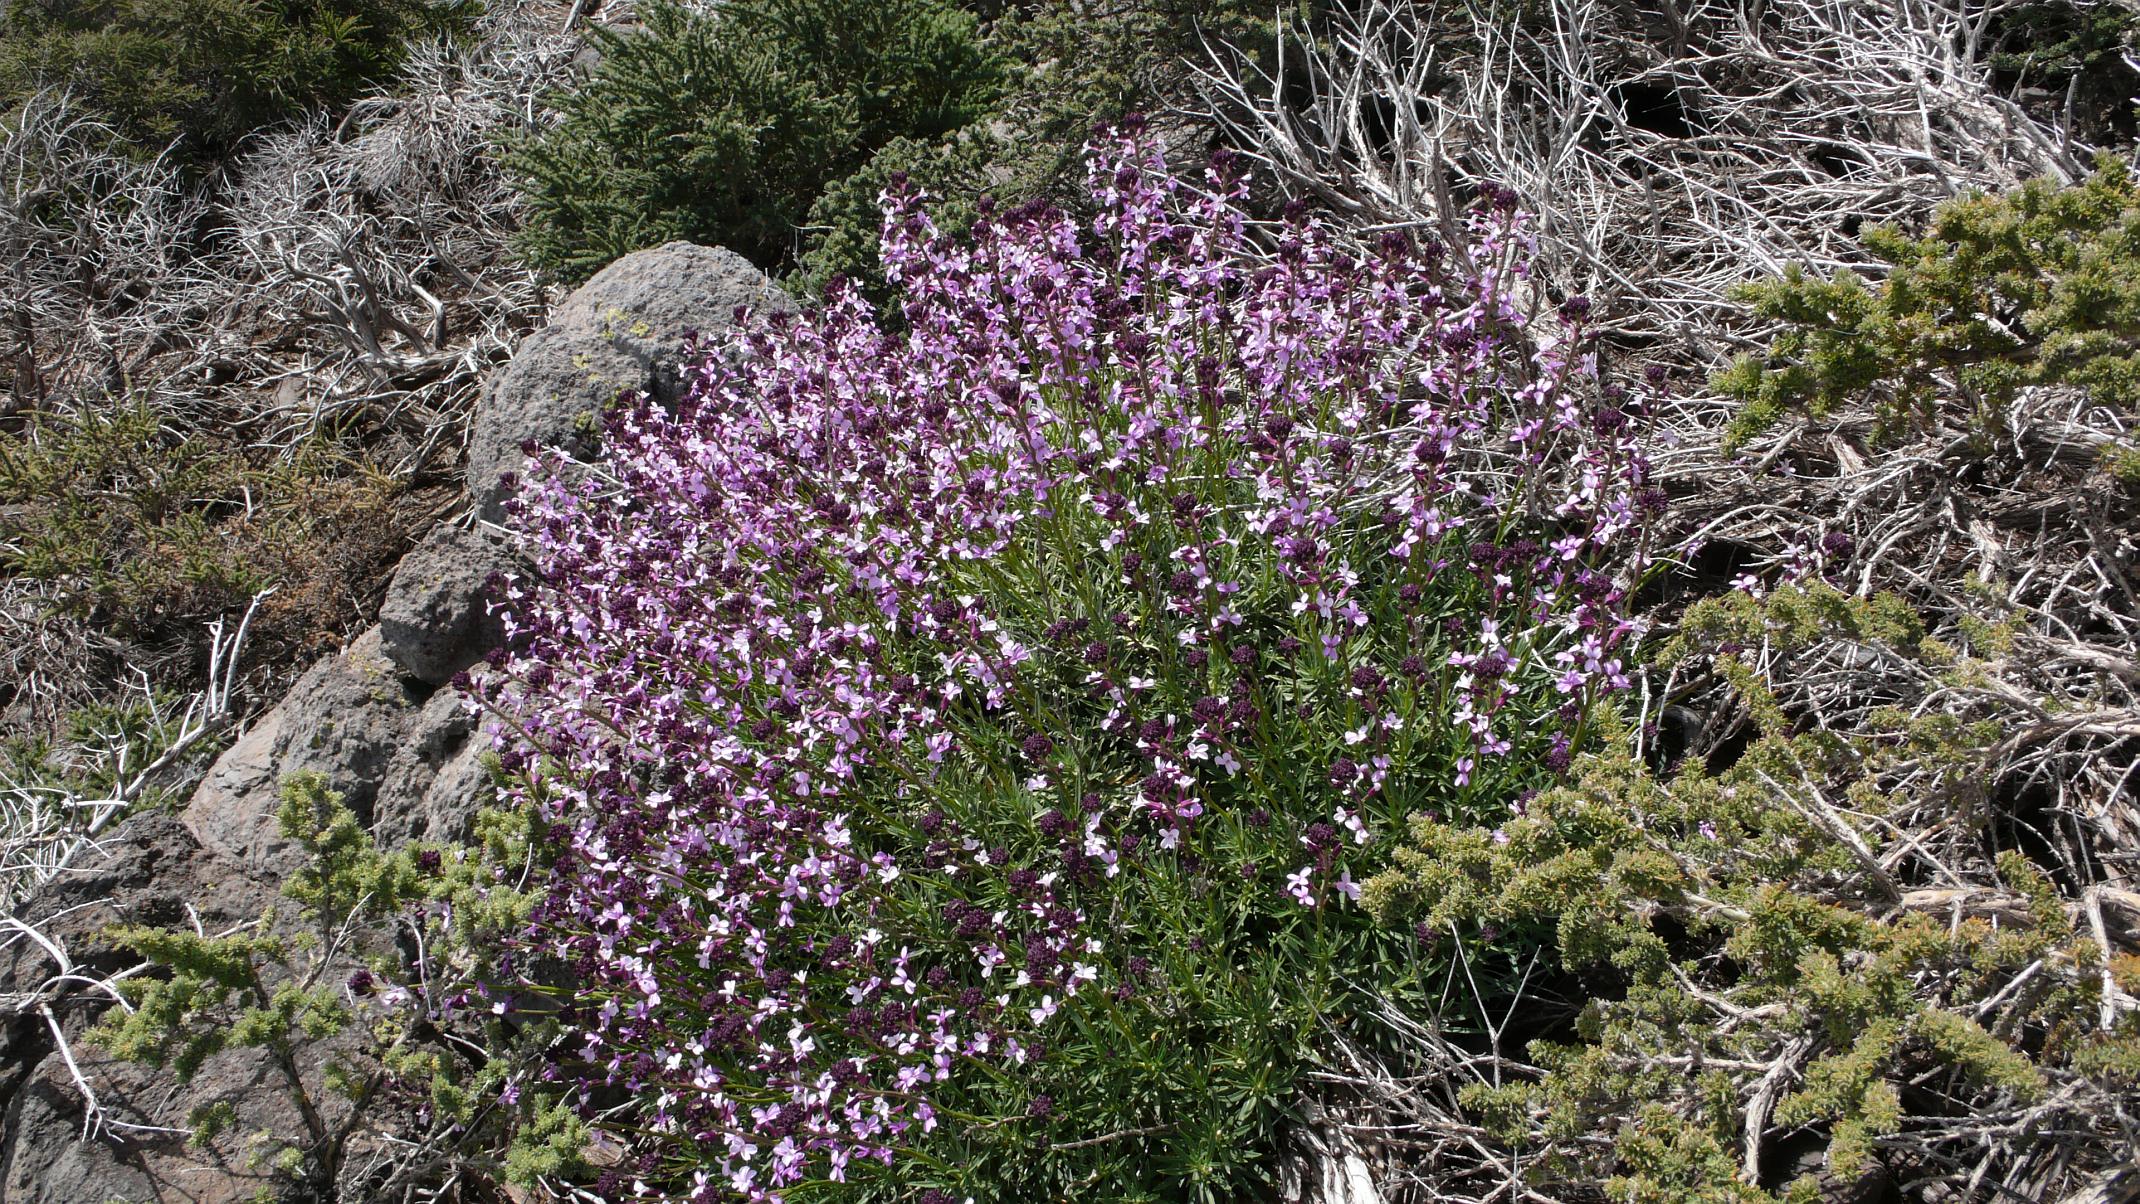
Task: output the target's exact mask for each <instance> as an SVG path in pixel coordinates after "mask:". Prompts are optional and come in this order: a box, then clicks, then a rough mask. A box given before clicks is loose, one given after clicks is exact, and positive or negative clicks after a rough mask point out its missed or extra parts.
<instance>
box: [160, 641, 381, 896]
mask: <svg viewBox="0 0 2140 1204" xmlns="http://www.w3.org/2000/svg"><path fill="white" fill-rule="evenodd" d="M422 701H423V699H422V698H421V697H420V696H419V695H418V694H417V693H416V692H415V691H412V690H411V689H410V688H409V685H408V683H407V682H405V681H404V680H403V678H402V675H401V673H400V671H399V670H398V669H397V668H396V667H395V665H394V664H393V662H391V661H389V660H387V659H386V657H385V655H384V653H383V652H382V651H381V643H380V637H379V630H378V628H376V627H375V628H372V629H371V630H369V631H366V632H365V633H364V634H363V635H360V636H358V637H357V638H356V640H355V641H353V642H352V643H351V644H350V646H349V647H348V648H346V649H344V650H342V651H341V652H339V653H336V654H335V655H333V656H329V657H327V658H325V659H324V660H322V661H320V662H319V663H318V664H316V665H314V666H313V667H312V668H310V669H308V670H306V671H305V673H304V675H303V676H302V677H300V678H298V680H297V684H295V685H293V686H292V687H290V692H289V694H287V695H286V696H284V698H283V700H282V702H281V703H279V704H278V705H277V706H276V707H275V708H274V709H273V710H271V711H269V712H268V713H267V714H266V715H264V716H262V717H261V718H260V719H259V720H258V721H257V722H255V723H254V724H253V726H252V727H251V728H249V729H248V730H247V731H246V733H245V734H244V735H243V736H240V737H239V738H238V741H237V743H235V744H233V745H231V746H230V748H228V749H226V750H225V751H224V753H223V755H222V756H221V757H218V758H217V759H216V762H215V764H214V765H213V766H211V767H210V768H209V770H208V774H207V776H206V777H205V778H204V779H203V780H202V782H201V784H200V786H199V788H198V789H196V790H195V791H194V793H193V798H192V800H191V801H190V802H188V803H187V804H186V809H185V811H184V818H185V822H186V825H187V827H188V828H189V829H191V830H192V832H193V833H194V835H195V836H196V837H198V838H199V840H200V842H201V843H202V844H203V845H206V846H208V847H209V848H211V849H214V850H216V851H217V852H219V853H222V854H224V855H226V856H229V857H231V858H233V859H235V860H236V861H238V862H239V863H240V864H242V865H244V866H246V867H247V868H249V869H252V870H254V871H256V872H263V873H269V874H276V875H280V874H283V873H287V872H288V871H289V870H290V869H292V868H294V867H295V866H296V864H297V862H298V858H299V853H298V850H297V848H296V845H295V844H294V843H293V842H291V841H290V840H288V839H286V838H285V837H284V836H283V835H282V833H281V832H280V831H278V830H277V825H276V820H275V810H276V808H277V807H278V806H279V805H280V803H281V790H282V782H283V779H285V778H287V777H289V776H290V775H291V774H293V773H298V772H302V771H308V770H309V771H316V772H318V773H321V774H324V775H325V776H326V778H327V784H328V786H329V787H331V788H332V789H335V790H338V791H340V792H341V793H342V795H343V798H344V801H345V802H347V803H348V805H349V808H350V810H352V811H354V812H356V813H357V815H358V816H359V817H360V818H362V819H364V820H365V821H366V822H369V821H370V819H371V814H372V803H373V800H374V799H375V798H376V797H377V796H378V793H379V784H380V782H381V781H382V780H383V778H384V776H385V771H386V767H387V766H388V764H389V763H391V762H392V761H393V759H394V755H395V753H396V752H397V750H398V749H399V748H400V746H401V742H402V741H403V739H405V738H406V735H407V728H408V726H409V720H410V717H411V716H412V715H414V714H415V713H416V711H417V710H418V708H419V707H420V706H421V704H422Z"/></svg>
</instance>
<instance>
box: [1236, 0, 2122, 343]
mask: <svg viewBox="0 0 2140 1204" xmlns="http://www.w3.org/2000/svg"><path fill="white" fill-rule="evenodd" d="M2011 7H2014V5H2013V4H2012V3H2011V2H2010V0H1900V2H1898V3H1893V4H1874V3H1867V2H1865V0H1815V2H1812V3H1799V4H1768V3H1762V2H1761V0H1673V2H1672V3H1669V4H1665V5H1656V6H1630V5H1623V4H1613V3H1608V2H1607V0H1551V2H1550V3H1547V4H1544V5H1519V4H1515V3H1474V4H1470V5H1464V6H1455V5H1438V4H1424V3H1415V2H1414V0H1368V2H1366V3H1362V4H1359V5H1351V6H1341V9H1342V10H1343V11H1342V13H1341V15H1339V16H1338V17H1336V18H1335V19H1334V20H1335V22H1336V25H1335V28H1334V29H1333V30H1332V31H1330V33H1329V36H1328V38H1327V39H1326V40H1325V42H1324V43H1323V45H1322V46H1321V47H1320V48H1318V49H1311V50H1303V49H1302V46H1303V45H1313V42H1312V41H1309V40H1307V39H1302V40H1300V41H1295V42H1291V43H1289V44H1288V46H1287V48H1286V54H1285V55H1282V56H1281V57H1280V59H1279V66H1278V67H1277V69H1276V71H1275V72H1273V73H1265V72H1262V71H1260V70H1259V69H1257V68H1256V67H1255V66H1254V65H1253V64H1252V63H1248V62H1245V61H1242V60H1240V59H1238V58H1237V57H1235V56H1231V55H1227V54H1224V53H1215V54H1214V56H1213V65H1212V66H1210V67H1208V68H1206V69H1205V70H1204V72H1203V86H1204V93H1205V96H1206V99H1207V102H1208V103H1209V107H1210V108H1211V110H1212V112H1213V113H1214V114H1216V115H1217V116H1218V117H1219V119H1220V120H1221V121H1222V122H1223V123H1224V124H1225V125H1226V126H1227V127H1228V129H1229V133H1230V134H1231V135H1232V137H1233V138H1234V140H1235V141H1236V142H1237V143H1238V144H1240V145H1241V146H1242V147H1244V148H1245V149H1246V150H1247V152H1248V153H1249V154H1250V155H1251V156H1253V157H1255V158H1257V159H1259V160H1261V161H1262V163H1263V164H1264V165H1265V166H1266V168H1267V169H1268V170H1269V171H1271V172H1272V173H1274V174H1275V175H1276V177H1277V179H1278V180H1279V182H1280V183H1281V185H1282V186H1283V187H1285V188H1286V189H1288V190H1289V191H1293V192H1305V193H1308V194H1311V195H1314V196H1317V197H1319V198H1320V199H1321V200H1322V201H1323V202H1324V203H1325V204H1326V205H1327V206H1328V207H1329V208H1331V209H1332V210H1333V211H1335V212H1337V213H1339V214H1342V215H1345V217H1346V218H1347V219H1348V220H1349V221H1350V222H1351V223H1352V224H1354V225H1355V226H1356V227H1358V228H1360V229H1362V230H1374V229H1377V228H1383V227H1404V226H1411V227H1422V226H1423V227H1426V228H1428V229H1430V230H1436V229H1438V230H1439V231H1441V232H1442V233H1443V234H1444V236H1445V237H1448V238H1451V239H1453V238H1455V237H1456V235H1457V231H1458V226H1459V220H1460V217H1461V210H1462V207H1463V205H1464V204H1465V203H1467V202H1468V200H1469V198H1470V196H1471V195H1472V194H1473V192H1474V191H1475V190H1476V189H1477V188H1479V187H1481V186H1485V185H1489V184H1491V185H1496V186H1499V187H1503V188H1509V189H1513V190H1514V191H1515V192H1516V193H1517V194H1518V196H1519V197H1520V198H1521V200H1522V204H1523V205H1524V206H1525V207H1526V208H1528V209H1529V210H1531V211H1532V212H1534V213H1536V214H1538V215H1539V221H1540V235H1541V237H1540V250H1541V256H1542V264H1541V267H1542V270H1543V274H1544V276H1545V278H1546V280H1547V281H1548V284H1549V287H1550V288H1552V289H1553V290H1555V291H1556V292H1560V293H1562V294H1577V293H1580V294H1584V295H1587V296H1589V297H1590V298H1591V299H1592V301H1593V302H1595V303H1598V304H1599V305H1601V306H1602V308H1603V309H1604V310H1605V312H1606V313H1607V314H1608V315H1610V317H1611V319H1612V321H1613V324H1614V327H1615V329H1616V332H1617V333H1619V334H1621V335H1622V336H1625V337H1629V338H1640V339H1643V340H1649V341H1661V342H1665V343H1668V344H1674V345H1677V346H1678V347H1679V349H1680V350H1681V352H1682V353H1687V354H1691V355H1692V356H1693V357H1694V358H1695V359H1696V360H1697V361H1700V362H1706V363H1708V364H1710V365H1711V366H1714V365H1715V364H1717V363H1719V362H1721V360H1722V359H1723V358H1725V357H1727V356H1728V354H1729V352H1730V351H1731V350H1732V346H1731V340H1730V338H1729V336H1727V335H1723V334H1721V333H1720V332H1719V329H1718V328H1719V327H1720V326H1722V325H1723V323H1721V322H1720V321H1719V319H1720V318H1722V317H1725V316H1726V315H1728V314H1729V312H1730V308H1731V307H1730V304H1729V300H1728V294H1729V292H1730V289H1731V287H1732V286H1733V285H1736V284H1738V283H1741V282H1743V281H1746V280H1749V279H1754V278H1758V277H1762V276H1767V275H1773V274H1774V273H1776V272H1779V271H1781V270H1782V269H1783V268H1784V267H1785V266H1786V265H1788V264H1793V263H1797V264H1803V265H1806V266H1808V267H1810V268H1812V269H1814V270H1831V269H1834V268H1838V267H1844V266H1850V265H1854V264H1859V263H1862V262H1864V259H1865V257H1864V255H1863V253H1862V252H1860V251H1859V250H1857V248H1856V246H1855V235H1856V233H1857V231H1858V229H1859V227H1860V225H1861V224H1866V223H1873V222H1880V221H1888V220H1895V219H1910V218H1915V217H1918V216H1921V215H1922V214H1923V213H1925V212H1926V211H1927V210H1928V209H1929V208H1930V206H1931V205H1932V204H1933V203H1934V202H1936V201H1939V200H1942V199H1945V198H1946V197H1949V196H1953V195H1955V194H1956V193H1958V192H1960V191H1963V190H1965V189H1969V188H2003V187H2009V186H2011V185H2013V184H2016V183H2018V182H2019V181H2020V180H2021V179H2023V178H2027V177H2029V176H2035V175H2043V174H2050V175H2054V176H2059V177H2061V178H2066V179H2070V178H2072V177H2073V176H2075V175H2076V174H2077V173H2078V172H2080V171H2081V170H2083V168H2084V165H2085V148H2082V147H2079V146H2077V145H2075V144H2074V143H2073V142H2072V141H2071V139H2070V138H2069V137H2068V136H2067V135H2066V134H2065V133H2064V132H2063V131H2061V130H2059V129H2056V128H2053V127H2050V126H2047V125H2045V124H2044V123H2042V122H2040V121H2038V120H2037V119H2035V118H2034V117H2032V116H2031V115H2030V114H2029V113H2028V112H2026V111H2024V110H2023V109H2022V108H2021V107H2020V106H2019V105H2017V104H2016V103H2014V102H2013V101H2011V100H2008V99H2006V98H2004V97H2001V96H2000V95H1999V94H1998V93H1997V91H1996V90H1995V89H1993V88H1991V87H1990V85H1989V80H1988V75H1989V69H1988V68H1987V67H1986V66H1985V65H1984V64H1983V63H1982V62H1981V61H1980V59H1979V57H1978V56H1977V54H1976V47H1977V45H1978V43H1979V42H1980V41H1981V39H1982V37H1983V33H1984V29H1985V24H1986V22H1987V21H1988V20H1989V19H1990V18H1991V16H1992V15H1993V14H1994V13H1995V12H1996V11H1998V10H2000V9H2002V8H2011ZM1527 14H1528V15H1527ZM1303 97H1304V98H1305V99H1302V98H1303Z"/></svg>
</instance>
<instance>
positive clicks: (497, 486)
mask: <svg viewBox="0 0 2140 1204" xmlns="http://www.w3.org/2000/svg"><path fill="white" fill-rule="evenodd" d="M646 377H647V373H646V367H645V365H643V364H641V363H640V362H639V361H638V360H636V359H634V358H632V357H631V356H630V355H627V354H626V353H624V352H623V351H620V350H618V349H617V348H616V347H615V346H613V345H612V344H611V343H610V342H609V341H608V340H607V339H604V338H602V337H600V336H598V335H593V334H587V333H584V332H582V331H578V330H574V329H569V328H565V327H556V326H549V327H544V328H543V329H541V330H538V331H536V332H535V333H534V334H531V335H529V336H528V337H527V339H526V340H525V341H524V342H522V343H521V344H520V349H519V350H518V351H516V352H514V354H513V358H512V360H511V361H510V362H509V363H507V364H506V365H505V366H504V367H503V368H500V369H498V371H497V372H496V373H495V374H493V375H492V376H491V378H490V380H489V381H488V382H486V383H485V385H484V388H483V396H482V399H481V400H479V401H478V402H477V403H476V409H475V414H474V416H473V417H472V418H471V419H470V421H469V425H468V494H469V496H470V497H471V498H473V499H474V500H475V503H476V511H477V513H478V514H480V515H481V516H482V517H483V518H484V519H485V520H486V521H489V522H497V521H498V520H499V519H500V518H502V517H504V514H505V511H504V501H505V495H506V490H505V488H504V485H503V483H502V481H501V478H502V477H503V476H504V475H505V474H507V473H516V474H517V473H518V472H520V471H521V465H522V463H523V461H524V460H525V458H526V457H525V453H524V451H523V450H522V448H521V445H522V444H523V443H528V442H533V443H536V444H539V445H541V446H543V447H554V448H558V449H560V450H562V451H564V452H565V453H566V454H567V455H569V456H572V457H573V458H574V459H585V458H587V457H588V456H590V455H592V454H593V452H594V448H595V438H594V436H595V430H596V426H595V424H596V421H597V419H598V418H599V416H600V415H601V413H602V411H603V410H604V409H605V408H607V407H608V405H609V403H610V402H612V401H615V400H616V398H617V395H618V394H619V393H624V392H628V391H630V390H633V389H641V388H645V387H646Z"/></svg>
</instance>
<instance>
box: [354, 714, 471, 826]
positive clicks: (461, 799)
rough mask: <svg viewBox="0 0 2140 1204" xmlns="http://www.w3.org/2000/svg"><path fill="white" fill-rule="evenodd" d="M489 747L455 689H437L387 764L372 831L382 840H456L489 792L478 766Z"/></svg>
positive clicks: (410, 724) (414, 719)
mask: <svg viewBox="0 0 2140 1204" xmlns="http://www.w3.org/2000/svg"><path fill="white" fill-rule="evenodd" d="M488 747H489V743H488V741H487V740H485V739H484V738H483V736H482V735H481V733H480V730H479V725H478V724H477V721H476V716H475V715H474V714H473V713H472V712H471V710H470V708H469V706H468V704H467V702H466V701H465V700H464V699H463V698H461V696H460V695H459V693H458V692H457V691H454V690H440V691H439V692H438V693H436V694H434V695H432V696H431V698H430V700H429V701H428V702H426V703H424V705H423V708H422V709H421V710H420V711H418V712H417V713H416V715H415V716H413V717H412V719H411V720H410V723H409V727H408V733H407V735H406V736H405V738H404V739H403V740H402V743H401V747H400V749H399V750H398V751H396V752H395V754H394V759H393V761H392V762H391V763H390V764H389V765H388V766H387V768H386V776H385V779H384V780H383V781H382V782H381V783H380V786H379V797H378V801H377V803H376V804H375V806H374V810H375V811H376V819H375V820H374V821H373V824H372V835H373V837H374V838H375V839H377V840H378V841H379V843H380V844H382V845H388V846H392V845H398V844H402V843H405V842H408V841H412V840H429V841H459V840H464V839H466V838H467V837H468V835H469V834H470V832H471V831H472V830H473V826H474V821H475V816H476V812H478V811H480V810H481V809H482V808H483V807H484V805H485V804H487V803H489V802H490V800H491V796H492V790H491V782H490V774H489V773H488V771H486V770H485V769H484V767H483V752H484V750H485V749H486V748H488Z"/></svg>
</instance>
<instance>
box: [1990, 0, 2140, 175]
mask: <svg viewBox="0 0 2140 1204" xmlns="http://www.w3.org/2000/svg"><path fill="white" fill-rule="evenodd" d="M2136 37H2140V10H2136V9H2134V8H2132V7H2131V6H2130V5H2126V4H2117V3H2108V4H2106V3H2090V2H2089V0H2023V2H2022V3H2019V4H2015V5H2012V6H2011V7H2008V8H2005V9H2004V10H2001V11H1997V12H1995V13H1993V14H1992V23H1991V28H1990V31H1989V34H1988V38H1989V41H1990V43H1991V47H1992V49H1991V52H1990V53H1989V54H1987V55H1986V56H1985V63H1986V65H1987V66H1989V67H1990V68H1991V69H1992V73H1993V74H1992V82H1993V83H1994V85H1996V86H1997V87H1999V88H2000V90H2002V91H2007V90H2011V89H2014V88H2016V87H2033V88H2040V89H2043V90H2044V91H2045V92H2047V93H2049V94H2050V96H2051V97H2054V98H2055V100H2054V101H2053V103H2056V104H2058V105H2059V106H2060V107H2061V108H2062V109H2065V110H2066V112H2067V114H2069V115H2070V119H2071V120H2073V121H2074V122H2075V123H2076V125H2077V127H2078V129H2077V130H2076V132H2077V133H2079V134H2080V135H2081V136H2082V137H2083V138H2085V139H2087V140H2088V141H2091V142H2096V143H2098V144H2105V143H2107V142H2108V141H2110V139H2108V138H2106V137H2105V135H2111V134H2114V133H2116V132H2117V131H2119V130H2121V129H2122V130H2123V131H2125V133H2126V136H2127V137H2130V133H2131V128H2132V126H2131V117H2132V97H2133V86H2134V83H2135V76H2134V72H2133V69H2132V68H2131V67H2130V66H2128V65H2127V64H2126V61H2125V53H2126V52H2127V51H2129V50H2131V49H2133V47H2134V44H2135V40H2136Z"/></svg>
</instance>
